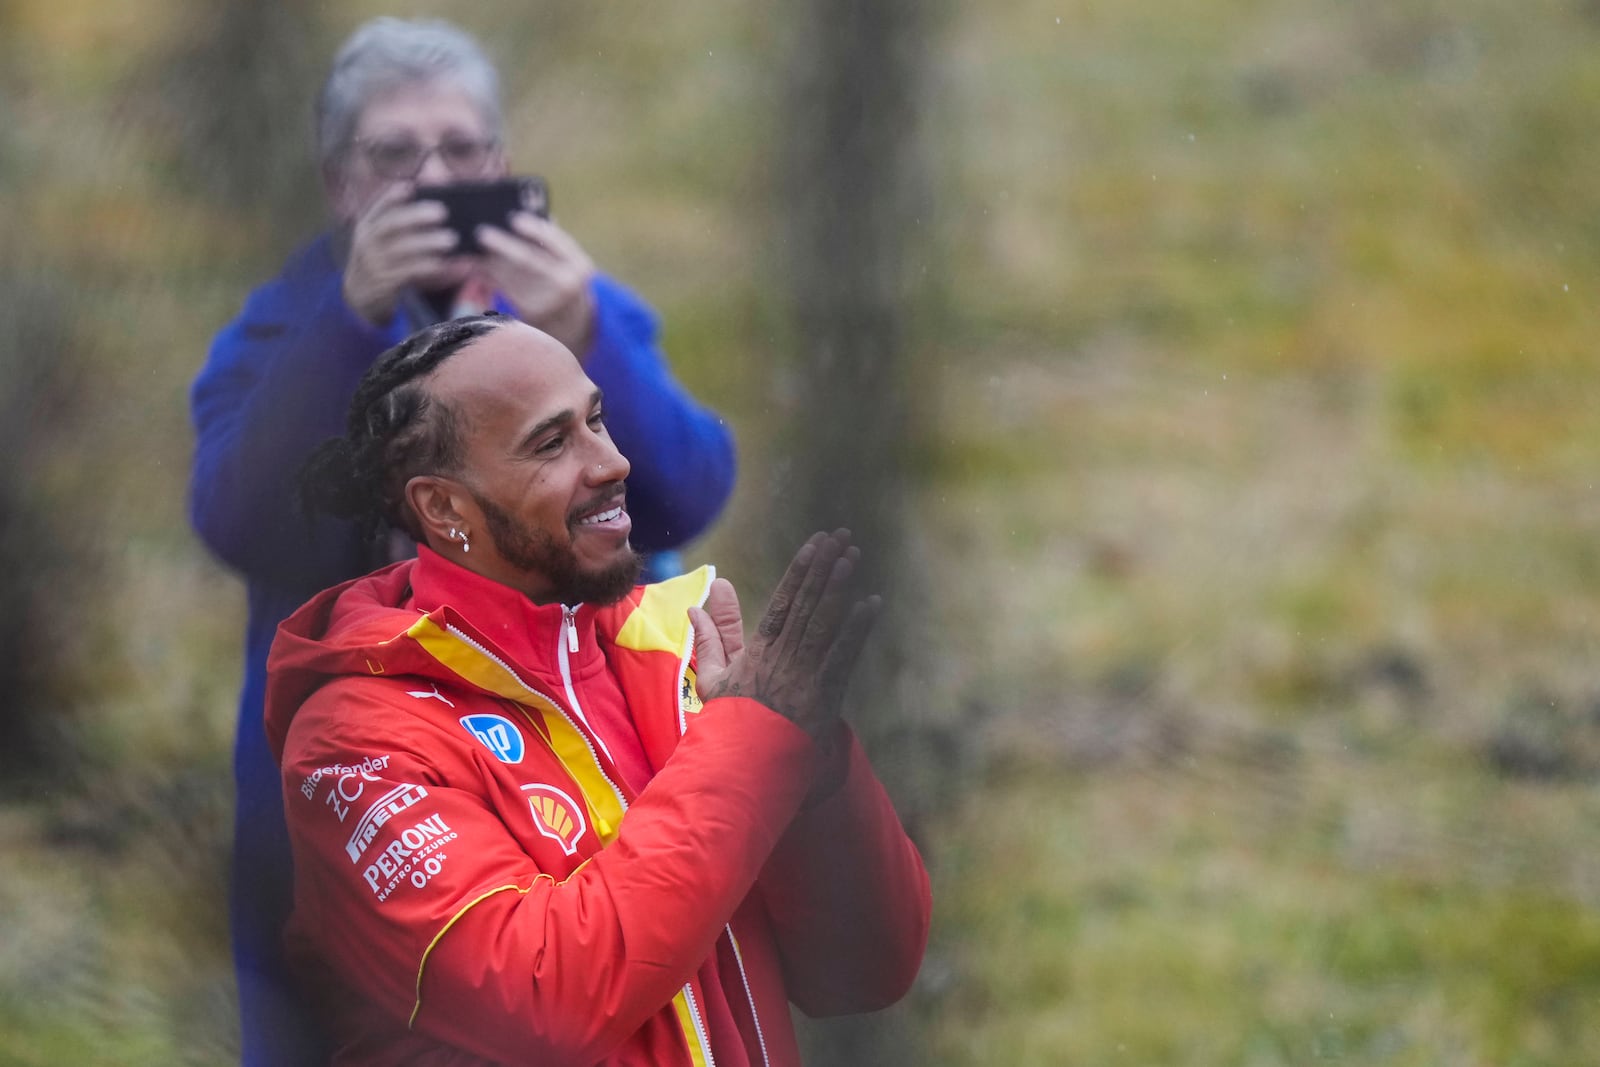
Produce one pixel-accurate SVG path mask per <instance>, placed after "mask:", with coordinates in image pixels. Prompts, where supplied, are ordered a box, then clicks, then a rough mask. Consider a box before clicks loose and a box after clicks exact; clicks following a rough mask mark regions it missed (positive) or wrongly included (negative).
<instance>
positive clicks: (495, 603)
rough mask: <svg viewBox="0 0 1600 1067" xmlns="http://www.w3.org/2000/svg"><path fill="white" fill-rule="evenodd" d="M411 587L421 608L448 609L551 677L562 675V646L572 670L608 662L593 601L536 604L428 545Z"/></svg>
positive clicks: (521, 663) (517, 658) (524, 664)
mask: <svg viewBox="0 0 1600 1067" xmlns="http://www.w3.org/2000/svg"><path fill="white" fill-rule="evenodd" d="M411 592H412V603H411V606H412V607H414V608H416V609H417V610H418V611H422V612H427V613H432V612H434V611H437V610H439V609H441V608H447V609H449V610H450V611H451V612H452V613H453V614H455V615H456V616H458V617H460V618H461V619H462V620H463V621H465V622H466V623H467V624H468V625H469V626H471V628H472V629H473V630H474V631H476V632H477V634H478V635H479V636H480V637H482V638H485V639H487V640H488V641H489V642H491V643H492V644H493V645H494V646H495V647H496V648H498V649H500V650H501V651H502V652H503V653H505V655H506V656H507V657H508V658H509V659H511V660H512V661H513V662H515V663H516V664H517V665H518V666H520V667H525V668H527V669H529V670H531V671H533V672H535V673H537V674H540V675H543V676H545V677H547V678H560V676H561V656H562V650H563V649H565V651H566V657H567V663H568V671H569V672H570V673H571V674H573V675H574V676H578V675H585V674H587V673H589V672H590V671H592V670H597V669H600V668H601V667H602V666H603V665H604V656H603V655H602V653H601V650H600V645H599V642H598V641H596V639H595V616H596V614H597V612H598V609H597V608H596V607H595V606H594V605H592V604H579V605H578V606H577V607H576V608H569V607H563V606H562V605H560V604H535V603H534V602H533V601H531V600H529V599H528V598H527V597H526V596H525V595H524V594H522V593H521V592H519V591H518V590H516V589H512V588H511V587H510V586H507V585H502V584H500V583H499V582H496V581H494V580H493V579H490V578H485V577H483V576H482V575H480V574H475V573H473V572H472V571H469V570H467V568H465V567H463V566H461V565H460V564H459V563H455V562H453V561H451V560H450V559H448V558H446V557H444V556H441V555H440V554H439V553H437V552H434V551H433V550H432V549H430V548H428V546H426V545H418V546H417V562H416V565H415V567H413V568H412V571H411ZM569 627H570V629H569ZM574 645H575V646H576V650H574Z"/></svg>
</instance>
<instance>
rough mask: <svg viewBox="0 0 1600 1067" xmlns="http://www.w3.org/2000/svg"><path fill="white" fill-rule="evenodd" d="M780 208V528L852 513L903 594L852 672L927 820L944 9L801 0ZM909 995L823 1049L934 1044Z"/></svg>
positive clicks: (823, 1035) (873, 725) (852, 1057)
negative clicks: (784, 384) (920, 610)
mask: <svg viewBox="0 0 1600 1067" xmlns="http://www.w3.org/2000/svg"><path fill="white" fill-rule="evenodd" d="M790 10H792V11H794V12H795V15H794V20H795V21H794V23H793V25H792V26H791V27H790V28H789V29H790V33H789V40H788V42H786V43H787V45H788V47H787V54H788V55H789V56H790V57H792V60H793V65H792V67H791V70H790V74H789V78H788V82H787V84H786V87H785V88H786V96H785V99H784V105H783V108H784V110H783V116H782V126H781V128H782V129H783V130H784V134H783V138H784V140H783V143H782V144H781V145H780V147H779V157H780V159H781V161H782V175H783V177H782V187H781V189H780V193H781V196H780V202H781V208H780V217H781V219H782V220H783V223H784V231H783V239H784V242H783V243H784V247H785V249H786V251H787V254H788V258H787V261H786V263H785V266H786V268H787V271H788V273H787V275H786V279H785V280H786V282H787V288H788V292H787V294H786V295H787V297H788V299H789V300H790V302H791V306H792V312H793V324H794V330H795V333H794V338H795V341H794V344H793V351H792V352H790V353H788V355H789V356H790V357H791V361H792V362H791V369H792V384H793V392H792V398H793V401H794V409H793V410H794V425H793V426H792V428H791V431H790V433H789V436H788V440H787V447H786V448H784V449H783V450H782V451H781V453H780V454H782V455H786V456H788V457H791V458H790V460H789V461H788V462H780V463H779V464H777V465H776V467H777V471H776V474H777V476H778V477H779V478H781V479H782V481H783V483H784V484H783V487H782V488H783V489H785V490H786V492H784V493H782V494H781V495H780V496H779V497H778V499H779V501H780V502H781V503H780V512H781V513H780V514H777V515H774V516H773V520H774V521H773V522H772V524H771V530H772V533H771V542H770V543H771V545H772V548H773V551H774V553H775V554H780V555H781V558H787V554H788V553H789V552H792V551H793V549H794V546H795V545H796V544H798V542H799V539H800V538H802V537H804V536H805V535H806V534H808V533H809V532H811V531H812V530H815V529H818V528H832V527H836V526H848V527H849V528H850V529H851V530H852V531H853V533H854V535H855V541H856V543H857V544H859V545H861V546H862V549H863V553H864V559H863V564H864V570H865V577H866V580H867V583H868V585H867V588H869V589H874V590H877V591H880V592H882V593H883V594H884V596H885V601H886V605H887V606H888V609H889V610H888V611H887V612H886V613H885V616H884V617H883V619H882V620H880V624H879V632H878V633H877V634H875V635H874V638H873V646H872V647H871V648H869V650H868V652H867V655H866V656H865V657H863V668H862V670H861V671H860V672H859V675H858V677H857V678H856V680H855V683H854V685H853V686H852V700H851V708H852V711H851V719H852V722H853V723H854V724H855V726H856V729H857V730H858V732H860V733H861V735H862V736H863V739H864V741H865V743H866V744H867V747H868V749H869V751H870V752H871V753H872V756H873V760H874V763H875V765H877V766H878V767H879V769H880V772H882V773H883V774H884V777H885V779H886V780H887V782H888V785H889V787H890V789H891V792H892V793H893V794H894V796H895V799H896V802H897V804H898V805H899V806H900V807H901V809H902V813H903V814H904V815H906V816H907V817H908V823H910V824H912V825H913V826H914V824H915V820H916V813H917V811H918V810H919V809H921V808H923V807H925V806H926V804H927V801H928V799H929V798H926V797H919V796H916V795H914V791H913V790H911V789H909V788H908V786H909V785H910V779H909V775H908V773H902V772H906V771H907V766H908V762H911V761H914V757H913V756H911V755H910V752H909V750H910V749H913V748H914V747H915V745H914V744H909V743H908V739H910V738H911V737H912V736H913V734H914V732H915V709H913V708H908V707H906V706H905V702H904V701H902V700H901V699H899V698H900V697H903V696H904V694H905V686H904V684H903V683H904V680H905V676H906V674H907V673H908V671H909V670H910V669H911V666H912V658H911V657H910V656H909V655H908V640H907V628H906V626H905V620H906V618H907V612H908V610H912V611H914V610H915V609H914V608H913V607H912V597H913V596H916V595H919V593H920V590H921V589H922V588H923V587H924V582H923V581H922V580H921V578H920V576H919V575H918V573H917V571H918V567H917V566H916V563H915V561H914V559H913V557H912V554H911V553H909V552H908V551H906V538H905V536H904V535H905V529H906V518H905V503H906V498H907V495H908V492H907V478H908V473H909V472H908V458H909V452H910V448H911V446H912V444H913V442H914V437H915V434H914V426H913V414H914V411H915V409H916V405H915V403H914V396H915V393H914V390H913V388H912V378H913V375H912V374H911V373H910V372H911V370H912V367H911V362H910V359H909V355H910V353H909V351H908V349H909V347H910V345H909V338H910V336H911V329H910V327H911V315H910V309H911V308H912V306H913V305H914V304H915V297H916V295H917V291H918V286H919V285H920V284H921V283H922V281H923V280H924V279H923V275H922V274H921V272H919V271H913V270H911V269H909V268H908V264H909V263H911V262H912V261H913V260H914V258H915V255H916V252H917V248H918V245H919V244H920V243H921V242H922V241H923V240H924V239H925V238H924V235H923V233H922V231H921V229H920V227H919V226H918V221H919V219H920V218H926V217H927V212H926V209H925V201H926V176H925V168H924V167H923V165H922V161H921V158H920V153H919V148H918V126H919V121H918V120H919V116H918V107H919V105H920V103H921V101H922V99H923V97H924V93H923V89H924V86H923V84H922V82H923V79H924V76H925V73H926V67H927V62H928V52H929V49H928V42H929V37H930V27H931V22H932V17H931V13H932V11H933V10H934V9H932V8H930V7H929V6H928V5H927V4H923V3H919V2H917V0H880V2H878V3H872V4H856V3H851V2H849V0H812V2H811V3H808V4H804V5H801V6H800V7H798V8H791V9H790ZM910 1030H911V1027H910V1026H908V1024H907V1022H906V1015H905V1013H904V1012H903V1011H900V1012H888V1013H882V1014H879V1015H875V1016H869V1017H861V1018H854V1019H850V1020H841V1021H836V1022H830V1023H823V1024H815V1025H810V1026H807V1027H805V1028H804V1030H803V1032H802V1038H803V1041H804V1044H805V1046H806V1053H807V1056H806V1058H807V1061H808V1062H814V1063H838V1064H852V1065H874V1064H899V1063H916V1062H919V1061H920V1057H919V1056H918V1055H917V1051H916V1047H915V1043H914V1041H912V1040H911V1035H910V1033H909V1031H910Z"/></svg>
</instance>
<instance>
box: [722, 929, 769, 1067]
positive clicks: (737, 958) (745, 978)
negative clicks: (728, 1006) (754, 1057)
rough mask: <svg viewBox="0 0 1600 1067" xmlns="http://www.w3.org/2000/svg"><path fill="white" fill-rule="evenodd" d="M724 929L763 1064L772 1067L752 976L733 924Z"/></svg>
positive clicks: (765, 1066)
mask: <svg viewBox="0 0 1600 1067" xmlns="http://www.w3.org/2000/svg"><path fill="white" fill-rule="evenodd" d="M723 929H724V930H726V931H727V933H728V944H730V945H732V946H733V961H734V962H735V963H737V964H738V965H739V980H740V981H741V982H743V983H744V997H745V999H746V1000H748V1001H749V1002H750V1021H751V1022H753V1023H755V1025H756V1041H757V1042H758V1043H759V1044H760V1045H761V1063H762V1064H763V1067H772V1061H771V1060H770V1059H768V1058H767V1035H766V1034H763V1033H762V1032H761V1014H760V1013H759V1012H758V1011H756V995H755V993H754V992H752V991H751V989H750V976H749V975H748V974H746V973H745V970H744V953H743V952H740V951H739V939H738V938H737V937H734V936H733V924H732V923H728V924H726V925H725V926H724V927H723Z"/></svg>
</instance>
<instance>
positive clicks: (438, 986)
mask: <svg viewBox="0 0 1600 1067" xmlns="http://www.w3.org/2000/svg"><path fill="white" fill-rule="evenodd" d="M335 688H337V687H335ZM328 692H329V691H328V690H323V691H322V692H319V693H318V694H317V695H316V696H315V697H313V698H312V701H311V702H309V703H308V704H307V706H306V707H305V708H303V709H302V711H301V713H300V715H299V716H298V717H297V720H296V722H295V723H294V725H293V726H292V727H291V732H290V738H289V744H288V747H287V749H286V752H285V761H284V786H285V795H286V798H287V804H286V807H287V809H288V821H289V827H290V834H291V838H292V840H293V842H294V849H295V866H296V910H297V912H298V913H299V915H298V916H297V923H299V922H300V921H302V920H307V921H308V922H309V925H308V926H307V927H305V928H304V934H305V936H307V937H308V938H309V939H310V943H311V944H313V945H314V946H315V954H316V956H317V957H318V958H319V959H320V960H321V961H322V963H323V964H324V965H326V966H328V967H331V969H332V970H333V971H334V973H336V974H337V975H338V976H339V978H340V980H341V982H342V983H343V984H345V985H346V986H348V987H349V988H351V989H352V990H354V991H356V992H357V993H358V994H359V995H360V996H361V997H362V999H364V1000H367V1001H368V1002H369V1003H372V1004H375V1005H376V1006H377V1007H378V1009H379V1010H381V1011H382V1012H383V1013H384V1014H386V1015H389V1016H390V1017H392V1018H394V1019H396V1020H398V1021H399V1023H400V1024H405V1023H406V1022H407V1020H409V1025H410V1027H411V1029H412V1030H414V1031H416V1032H418V1033H422V1034H425V1035H427V1036H429V1037H432V1038H434V1039H436V1040H438V1041H441V1042H444V1043H446V1044H449V1045H452V1046H454V1047H457V1048H461V1049H464V1050H467V1051H469V1052H471V1053H473V1054H475V1055H478V1056H482V1057H485V1058H487V1059H490V1060H493V1061H496V1062H516V1063H528V1062H538V1063H542V1064H562V1065H565V1064H571V1065H574V1067H577V1065H582V1067H588V1065H590V1064H593V1063H596V1062H598V1061H599V1060H601V1059H603V1058H605V1057H606V1056H607V1055H608V1054H610V1053H611V1052H612V1051H613V1050H615V1049H616V1048H617V1046H618V1045H620V1044H621V1043H622V1042H624V1041H626V1040H627V1039H628V1038H629V1037H630V1036H631V1035H633V1034H634V1033H635V1032H636V1031H638V1030H639V1029H640V1028H641V1027H642V1026H644V1025H645V1024H646V1022H647V1021H649V1020H651V1018H652V1017H653V1016H655V1015H656V1014H657V1013H658V1012H660V1011H661V1010H662V1009H663V1008H664V1007H665V1006H666V1005H667V1004H668V1003H669V1002H670V1001H671V1000H672V998H673V997H674V995H675V994H676V993H677V991H678V990H679V988H680V987H682V986H683V984H684V983H685V982H687V981H689V979H690V978H691V977H692V976H693V975H694V974H695V972H696V970H697V969H698V967H699V966H700V964H701V963H702V962H703V961H704V959H705V958H706V956H707V955H709V954H710V952H711V950H712V946H713V945H714V943H715V941H716V938H717V935H718V933H719V932H720V930H721V929H722V926H723V924H724V923H726V922H727V921H728V918H729V917H730V916H731V915H732V914H733V912H734V910H735V909H736V907H737V906H738V904H739V902H740V901H741V900H742V899H743V898H744V897H745V896H746V894H748V892H749V891H750V888H751V886H752V885H753V884H754V882H755V878H756V875H757V873H758V871H759V870H760V867H761V864H762V862H763V861H764V860H765V858H766V856H767V854H768V853H769V852H770V850H771V849H772V847H773V845H774V844H775V843H776V841H777V840H778V838H779V837H780V836H781V835H782V834H783V832H784V828H785V827H786V826H787V825H788V823H789V822H790V821H791V819H792V818H793V815H794V812H795V810H796V809H797V808H798V806H799V803H800V800H801V797H802V796H803V795H804V793H805V790H806V783H807V780H808V777H809V772H810V764H811V762H812V760H813V758H814V757H813V749H812V746H811V743H810V741H809V740H808V739H807V738H806V736H805V735H804V734H803V733H802V732H801V731H799V730H798V729H795V728H794V727H793V726H792V725H790V724H789V723H787V722H785V721H784V720H782V719H781V718H780V717H779V716H777V715H775V714H774V713H772V712H771V711H768V710H767V709H765V708H763V707H761V706H760V705H759V704H755V703H754V702H751V701H746V700H738V699H728V700H720V701H713V702H712V703H711V704H708V705H707V707H706V709H705V711H704V712H703V713H702V715H703V716H705V717H706V718H707V719H708V720H709V719H710V718H711V717H718V718H720V719H721V720H722V721H721V723H720V724H719V726H718V728H716V729H698V730H693V731H691V732H690V734H689V736H688V737H687V738H686V739H685V740H684V742H683V744H682V745H681V746H680V747H679V748H678V749H677V751H676V752H675V753H674V755H673V756H672V757H671V759H669V760H668V761H667V764H666V765H665V766H664V767H663V768H662V770H661V771H660V772H659V773H658V774H657V775H656V777H655V778H654V779H653V780H652V781H651V783H650V785H649V786H648V787H647V788H646V789H645V790H644V791H643V792H642V793H641V794H640V795H639V796H638V797H637V798H636V799H635V801H634V803H633V804H632V805H631V806H630V807H629V809H628V811H627V814H626V817H625V818H624V819H623V821H622V824H621V825H620V827H619V832H618V835H617V837H616V838H615V839H614V840H613V841H612V842H611V844H610V845H609V846H607V847H605V848H604V849H601V850H600V851H599V852H597V853H595V854H593V855H592V856H590V857H589V858H588V859H587V860H585V861H583V862H582V863H581V865H580V866H578V867H577V869H576V870H573V871H571V872H570V873H567V872H565V871H559V870H558V871H555V873H551V872H550V871H549V870H545V869H541V868H540V866H539V865H538V864H537V863H536V861H535V859H534V857H533V855H532V854H531V852H530V850H528V849H526V848H524V847H523V845H522V843H521V842H519V841H518V840H517V839H516V838H515V837H514V836H513V834H512V833H511V832H510V829H509V828H508V826H507V824H506V822H505V821H503V820H502V818H501V817H500V816H499V815H498V814H497V813H496V812H495V811H494V810H492V809H491V807H490V805H489V804H488V803H486V801H485V799H484V795H483V794H484V791H483V790H482V789H481V788H480V789H473V788H466V787H462V785H461V783H460V781H459V776H458V775H457V776H454V777H455V778H456V780H457V783H458V784H457V786H455V787H452V786H451V785H450V784H448V783H447V782H441V781H439V780H438V773H437V765H436V760H430V759H429V758H428V757H427V756H425V755H424V754H423V753H422V752H420V751H416V750H413V751H402V750H401V749H400V748H398V747H396V746H397V741H396V738H395V736H394V735H395V734H396V733H397V732H400V731H396V730H395V729H394V727H393V710H392V709H389V710H390V716H389V719H388V720H387V723H386V725H387V726H388V727H389V728H388V729H387V730H386V731H380V730H379V728H378V727H377V726H376V725H374V726H372V727H369V728H368V729H369V731H370V733H371V736H361V735H360V734H359V733H352V732H351V731H350V730H349V729H348V728H347V727H345V726H341V725H340V724H347V723H349V722H350V721H351V720H352V719H353V718H366V719H367V721H369V722H373V723H385V720H384V719H382V718H374V717H372V716H373V713H377V714H379V715H381V714H382V712H383V710H384V708H383V706H382V705H381V704H380V705H374V706H372V707H370V708H366V709H363V708H360V707H357V706H354V705H353V704H352V702H351V700H350V699H348V698H345V699H344V700H343V702H342V703H341V704H339V705H338V708H337V715H335V714H333V711H334V708H333V706H332V705H323V706H322V711H321V712H316V713H314V714H315V715H316V717H317V718H319V719H320V720H321V722H322V723H323V724H324V726H325V727H328V729H331V730H332V731H333V732H334V733H336V734H340V735H343V737H344V740H343V741H341V742H340V743H339V744H337V745H335V746H332V747H330V746H328V745H327V744H325V743H323V744H318V745H316V746H315V747H312V746H310V745H308V744H307V743H306V739H305V738H304V737H303V736H302V735H301V731H300V729H299V728H300V726H301V724H302V722H303V721H304V718H305V716H306V715H307V712H308V711H310V710H311V709H312V708H314V707H317V706H318V702H321V701H323V700H324V699H326V697H325V694H327V693H328ZM347 692H348V691H347ZM357 702H359V698H357ZM330 724H331V725H330ZM708 725H709V723H708ZM317 732H318V733H319V734H323V735H325V734H326V733H327V732H328V730H327V729H323V728H320V727H319V729H318V731H317ZM433 740H434V741H435V742H438V737H437V735H434V738H433ZM412 747H413V749H416V748H419V747H420V746H412ZM374 753H382V754H383V755H382V757H381V759H378V758H375V757H374V755H373V754H374ZM475 758H483V759H488V758H490V757H487V756H477V755H476V754H475ZM380 762H381V763H382V766H381V767H379V766H377V764H378V763H380ZM341 765H342V766H343V767H344V768H345V769H346V770H347V771H348V770H352V769H353V768H357V767H366V768H369V769H370V770H371V771H372V774H371V776H370V778H360V777H356V776H351V777H349V779H348V781H347V783H346V784H345V789H346V793H347V794H348V793H354V792H358V791H360V792H362V793H363V797H362V798H359V802H358V803H352V804H351V805H350V807H349V812H350V814H349V815H348V818H345V819H340V818H335V817H334V816H335V815H336V814H337V812H332V813H330V810H329V805H328V804H325V803H323V802H322V791H321V790H320V789H319V788H313V789H311V791H310V792H309V793H308V792H306V791H305V790H304V789H302V788H301V787H300V783H301V782H304V781H309V778H308V775H309V774H312V773H314V772H313V771H311V770H310V768H314V767H317V766H333V767H339V766H341ZM373 798H376V800H377V801H381V802H382V803H383V804H386V805H387V807H380V806H379V805H378V804H377V803H376V802H375V801H374V800H373ZM362 805H366V808H365V810H367V811H368V812H369V815H368V816H362V815H361V811H362V810H363V808H362ZM374 810H377V811H384V812H388V813H389V814H388V815H387V816H386V817H385V820H384V822H383V824H382V826H381V827H380V828H378V829H377V830H376V831H374V830H373V829H372V828H371V826H370V823H371V820H372V817H371V815H370V813H371V812H372V811H374ZM363 819H365V824H363V823H362V822H361V820H363ZM530 825H531V824H530Z"/></svg>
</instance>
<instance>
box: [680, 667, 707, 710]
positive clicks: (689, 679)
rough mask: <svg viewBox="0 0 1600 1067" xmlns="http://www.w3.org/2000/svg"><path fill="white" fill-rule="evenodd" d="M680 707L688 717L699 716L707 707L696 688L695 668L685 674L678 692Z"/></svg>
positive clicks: (689, 669)
mask: <svg viewBox="0 0 1600 1067" xmlns="http://www.w3.org/2000/svg"><path fill="white" fill-rule="evenodd" d="M678 706H679V707H680V708H682V709H683V711H684V714H686V715H698V714H700V709H701V708H703V707H705V705H704V704H702V703H701V702H700V693H699V692H698V691H697V690H696V689H695V687H694V668H693V667H690V668H688V669H687V670H685V671H684V672H683V685H682V687H680V688H679V690H678Z"/></svg>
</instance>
